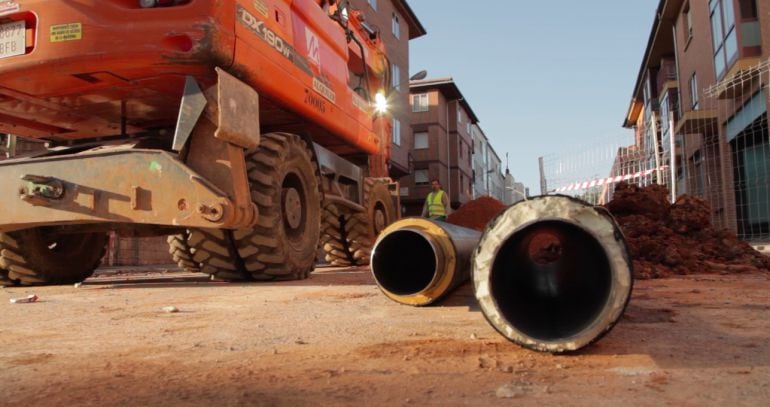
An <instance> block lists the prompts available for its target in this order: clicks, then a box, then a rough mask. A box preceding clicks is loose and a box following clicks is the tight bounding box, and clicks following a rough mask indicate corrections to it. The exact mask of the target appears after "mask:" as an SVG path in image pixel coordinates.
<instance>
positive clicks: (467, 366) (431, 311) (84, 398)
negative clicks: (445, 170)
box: [0, 268, 770, 406]
mask: <svg viewBox="0 0 770 407" xmlns="http://www.w3.org/2000/svg"><path fill="white" fill-rule="evenodd" d="M0 292H1V293H2V294H0V321H1V322H2V323H1V324H0V404H1V405H20V406H40V405H117V404H120V405H180V404H181V405H224V406H227V405H279V406H280V405H324V406H326V405H364V404H369V405H371V404H374V405H383V404H391V405H447V406H448V405H510V404H512V403H513V404H515V405H576V406H581V405H582V406H597V405H620V404H631V405H642V406H659V405H672V406H704V405H720V406H723V405H731V406H742V405H746V406H756V405H766V403H767V400H770V338H769V336H770V335H768V334H769V333H770V317H769V316H770V295H768V293H770V278H768V275H767V274H758V273H755V274H740V275H695V276H686V277H677V278H667V279H658V280H643V281H638V282H637V283H636V286H635V288H634V292H633V297H632V300H631V302H630V304H629V307H628V309H627V311H626V314H625V315H624V317H623V318H622V320H621V322H620V323H619V324H618V325H617V326H616V327H615V329H614V330H613V331H612V332H611V333H610V334H609V335H608V336H606V337H605V338H604V339H602V340H601V341H600V342H598V343H597V344H595V345H594V346H592V347H590V348H588V349H585V350H583V351H581V352H579V353H576V354H571V355H561V356H556V355H549V354H540V353H535V352H532V351H528V350H524V349H521V348H519V347H517V346H516V345H514V344H512V343H509V342H507V341H506V340H505V339H504V338H503V337H502V336H500V335H499V334H497V333H496V332H495V331H493V330H492V328H491V327H490V326H489V325H488V324H487V323H486V321H485V320H484V317H483V315H482V313H481V312H480V311H479V310H478V308H477V307H476V306H475V304H474V299H473V295H472V291H471V288H470V287H469V286H465V287H463V288H462V289H461V290H459V291H458V292H457V293H456V294H455V295H453V296H452V297H451V298H450V299H448V300H447V301H445V302H444V303H443V304H442V305H441V306H437V307H429V308H411V307H408V306H403V305H398V304H396V303H393V302H391V301H389V300H388V299H387V298H385V297H384V296H383V295H382V294H380V292H379V290H378V289H377V287H376V286H375V284H374V282H373V280H372V278H371V277H370V275H369V272H368V270H367V269H331V268H327V269H321V270H319V271H317V272H316V273H315V274H314V275H313V276H312V277H311V278H310V279H308V280H305V281H299V282H289V283H263V284H229V283H217V282H209V281H206V279H205V278H203V277H201V276H198V275H194V274H185V273H181V272H179V271H178V270H174V269H171V270H168V271H165V270H163V269H157V268H155V269H146V270H137V269H133V270H131V271H130V272H128V273H125V272H124V273H116V272H115V270H111V271H109V272H106V271H101V272H100V273H99V274H98V275H97V277H95V278H91V279H90V280H88V281H86V282H85V283H84V284H83V285H82V286H80V287H74V286H58V287H34V288H29V287H27V288H24V287H14V288H4V289H2V291H0ZM33 293H34V294H37V295H38V296H39V301H38V302H36V303H31V304H11V303H10V302H9V299H11V298H19V297H24V296H26V295H29V294H33ZM164 307H176V308H177V309H178V311H179V312H174V313H169V312H165V311H164V310H163V308H164Z"/></svg>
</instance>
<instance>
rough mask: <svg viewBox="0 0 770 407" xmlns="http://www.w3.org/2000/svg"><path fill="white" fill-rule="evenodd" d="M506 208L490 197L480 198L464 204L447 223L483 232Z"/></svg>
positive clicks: (450, 216)
mask: <svg viewBox="0 0 770 407" xmlns="http://www.w3.org/2000/svg"><path fill="white" fill-rule="evenodd" d="M506 208H507V206H505V205H504V204H503V203H502V202H500V201H498V200H497V199H495V198H492V197H491V196H482V197H480V198H477V199H474V200H472V201H470V202H467V203H465V204H464V205H463V206H461V207H460V209H458V210H456V211H454V212H452V213H451V214H450V215H449V217H447V222H448V223H451V224H453V225H457V226H462V227H466V228H470V229H474V230H478V231H479V232H482V231H484V228H485V227H486V226H487V223H489V221H491V220H492V219H494V218H495V217H496V216H497V215H498V214H500V213H501V212H502V211H504V210H505V209H506Z"/></svg>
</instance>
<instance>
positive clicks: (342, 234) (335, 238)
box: [321, 178, 398, 267]
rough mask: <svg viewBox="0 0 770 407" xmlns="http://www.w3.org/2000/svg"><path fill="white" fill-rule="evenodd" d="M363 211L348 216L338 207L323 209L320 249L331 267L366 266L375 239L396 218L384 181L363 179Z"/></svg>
mask: <svg viewBox="0 0 770 407" xmlns="http://www.w3.org/2000/svg"><path fill="white" fill-rule="evenodd" d="M364 207H365V208H366V212H356V213H351V212H350V211H348V210H345V209H340V208H339V207H338V206H337V205H334V204H327V205H325V206H324V216H323V224H322V227H321V233H322V236H321V247H322V248H323V250H324V253H325V254H326V261H327V262H328V263H329V264H331V265H332V266H339V267H347V266H365V265H367V264H369V257H370V255H371V253H372V247H373V246H374V242H375V241H376V240H377V236H378V235H379V234H380V232H382V230H383V229H385V227H387V226H388V225H390V224H391V223H393V222H394V221H395V220H396V219H397V216H398V215H397V213H396V208H395V205H394V204H393V200H392V199H391V197H390V191H389V190H388V185H387V183H386V182H385V180H382V179H376V178H366V179H365V180H364Z"/></svg>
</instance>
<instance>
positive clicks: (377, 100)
mask: <svg viewBox="0 0 770 407" xmlns="http://www.w3.org/2000/svg"><path fill="white" fill-rule="evenodd" d="M374 111H375V112H376V113H379V114H384V113H387V111H388V98H386V97H385V93H383V92H382V91H379V92H377V94H376V95H374Z"/></svg>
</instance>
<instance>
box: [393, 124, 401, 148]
mask: <svg viewBox="0 0 770 407" xmlns="http://www.w3.org/2000/svg"><path fill="white" fill-rule="evenodd" d="M393 144H395V145H397V146H400V145H401V121H400V120H398V119H393Z"/></svg>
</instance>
